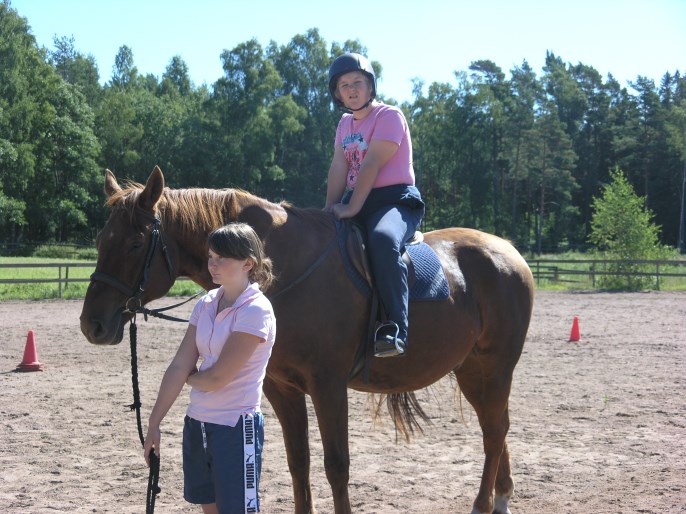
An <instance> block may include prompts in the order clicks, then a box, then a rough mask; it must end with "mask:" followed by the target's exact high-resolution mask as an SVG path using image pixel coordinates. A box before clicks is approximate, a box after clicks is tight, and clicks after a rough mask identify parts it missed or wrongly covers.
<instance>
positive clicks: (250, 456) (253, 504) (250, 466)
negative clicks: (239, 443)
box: [243, 414, 257, 514]
mask: <svg viewBox="0 0 686 514" xmlns="http://www.w3.org/2000/svg"><path fill="white" fill-rule="evenodd" d="M243 454H244V458H243V477H244V479H245V512H246V514H247V513H249V512H257V483H256V477H257V469H256V463H255V416H254V415H253V414H243Z"/></svg>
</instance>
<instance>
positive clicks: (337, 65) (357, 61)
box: [329, 53, 376, 111]
mask: <svg viewBox="0 0 686 514" xmlns="http://www.w3.org/2000/svg"><path fill="white" fill-rule="evenodd" d="M351 71H361V72H362V73H364V74H365V75H367V77H369V79H370V80H371V82H372V94H371V96H370V98H369V102H367V104H365V105H364V107H361V108H360V109H356V110H358V111H359V110H362V109H364V108H365V107H367V105H369V104H370V103H371V102H372V100H374V98H375V97H376V74H375V73H374V68H372V64H371V63H370V62H369V60H368V59H367V58H366V57H365V56H364V55H360V54H355V53H347V54H343V55H339V56H338V57H336V59H334V61H333V63H332V64H331V67H330V68H329V93H331V98H333V103H334V104H335V105H336V107H338V108H339V109H343V110H346V111H349V110H350V109H348V108H346V107H345V105H343V102H341V101H340V100H339V99H338V98H336V86H337V84H338V77H340V76H341V75H343V74H344V73H348V72H351Z"/></svg>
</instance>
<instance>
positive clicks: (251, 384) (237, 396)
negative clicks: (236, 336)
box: [186, 283, 276, 427]
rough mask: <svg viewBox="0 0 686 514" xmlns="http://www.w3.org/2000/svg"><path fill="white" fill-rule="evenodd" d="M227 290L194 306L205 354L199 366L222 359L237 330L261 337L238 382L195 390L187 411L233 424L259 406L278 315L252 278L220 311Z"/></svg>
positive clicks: (216, 291) (214, 292)
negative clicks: (222, 297)
mask: <svg viewBox="0 0 686 514" xmlns="http://www.w3.org/2000/svg"><path fill="white" fill-rule="evenodd" d="M222 291H223V286H222V287H220V288H218V289H213V290H211V291H208V293H207V294H206V295H205V296H203V297H202V298H201V299H200V300H199V301H198V303H197V304H196V305H195V308H194V309H193V312H192V314H191V317H190V320H189V322H190V324H191V325H195V326H196V338H195V342H196V345H197V347H198V352H199V353H200V357H201V358H202V364H201V365H200V371H202V370H204V369H207V368H209V367H211V366H212V365H213V364H214V363H215V362H217V359H218V358H219V354H220V353H221V351H222V348H224V343H226V341H227V340H228V338H229V336H230V335H231V333H232V332H245V333H247V334H252V335H255V336H257V337H259V338H260V339H261V341H260V344H258V345H257V349H256V350H255V351H254V352H253V354H252V355H251V356H250V359H249V360H248V362H247V363H246V365H245V366H244V367H243V369H241V371H240V372H239V373H238V375H237V376H236V378H235V379H234V380H233V381H231V382H229V383H228V384H227V385H225V386H224V387H222V388H221V389H217V390H215V391H209V392H204V391H199V390H197V389H195V388H194V389H192V390H191V395H190V404H189V405H188V409H187V411H186V414H188V416H190V417H191V418H193V419H196V420H198V421H204V422H208V423H216V424H219V425H226V426H231V427H233V426H235V425H236V423H237V422H238V419H239V418H240V417H241V416H242V415H243V414H252V413H255V412H258V411H259V410H260V404H261V400H262V384H263V382H264V377H265V375H266V371H267V364H268V362H269V357H270V355H271V352H272V347H273V346H274V338H275V336H276V320H275V317H274V310H273V309H272V305H271V303H270V302H269V300H268V299H267V298H266V297H265V296H264V294H263V293H262V291H260V288H259V286H258V285H257V284H255V283H251V284H250V285H249V286H248V287H247V288H246V290H245V291H244V292H243V293H242V294H241V295H240V296H239V297H238V298H237V299H236V301H235V303H234V304H233V305H232V306H231V307H229V308H227V309H224V310H223V311H221V312H219V313H217V307H218V305H219V299H220V298H221V296H222Z"/></svg>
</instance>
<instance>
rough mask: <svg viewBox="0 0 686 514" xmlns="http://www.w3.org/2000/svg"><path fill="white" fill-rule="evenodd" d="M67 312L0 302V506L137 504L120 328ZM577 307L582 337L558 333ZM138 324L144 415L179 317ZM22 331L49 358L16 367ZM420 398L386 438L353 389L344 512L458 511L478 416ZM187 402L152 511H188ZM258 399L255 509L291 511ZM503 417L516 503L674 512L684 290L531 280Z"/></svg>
mask: <svg viewBox="0 0 686 514" xmlns="http://www.w3.org/2000/svg"><path fill="white" fill-rule="evenodd" d="M168 303H171V302H168V301H166V300H165V301H158V302H155V304H154V305H155V306H162V305H165V304H168ZM80 311H81V302H78V301H50V302H2V303H0V328H1V332H0V333H1V334H2V337H1V338H0V390H1V391H2V394H1V395H0V420H1V422H0V512H3V513H32V514H33V513H53V514H54V513H59V512H65V513H66V512H68V513H73V512H77V513H85V512H89V513H91V512H108V513H117V514H121V513H141V512H144V510H145V492H146V485H147V475H148V474H147V468H146V467H145V463H144V461H143V457H142V451H141V449H140V443H139V441H138V435H137V432H136V422H135V415H134V413H133V412H131V411H130V410H129V408H128V405H129V404H130V403H131V402H132V393H131V374H130V354H129V346H128V330H127V331H126V335H125V340H124V342H123V343H122V344H120V345H118V346H113V347H96V346H93V345H91V344H89V343H87V342H86V340H85V338H84V337H83V336H82V335H81V332H80V330H79V322H78V317H79V313H80ZM189 311H190V307H189V306H184V307H183V308H181V309H179V310H178V311H177V312H176V314H177V315H179V316H187V315H188V313H189ZM574 316H578V317H579V328H580V335H581V341H579V342H569V341H568V339H569V336H570V331H571V328H572V321H573V318H574ZM138 325H139V329H138V343H139V368H140V370H139V371H140V388H141V396H142V403H143V419H144V420H145V421H147V416H148V414H149V409H150V407H151V406H152V403H153V401H154V398H155V395H156V392H157V386H158V384H159V381H160V379H161V376H162V374H163V372H164V370H165V368H166V365H167V363H168V361H169V360H170V358H171V357H172V355H173V353H174V351H175V349H176V346H177V344H178V342H179V341H180V338H181V335H182V333H183V331H184V325H183V324H181V323H173V322H169V321H162V320H150V321H148V322H147V323H146V322H145V321H143V319H142V318H140V319H139V320H138ZM28 330H33V331H34V334H35V339H34V340H35V344H36V348H37V350H38V357H39V360H40V361H41V362H42V363H43V364H44V366H45V370H44V371H42V372H27V373H16V372H14V368H15V367H16V366H17V365H18V364H19V363H20V362H21V361H22V358H23V354H24V350H25V345H26V341H27V334H28ZM418 397H419V398H420V399H421V401H422V404H423V405H424V407H425V409H426V410H427V412H429V413H430V414H431V416H432V418H433V424H432V425H431V426H428V427H427V428H426V433H425V435H423V436H422V435H418V436H417V437H416V438H415V439H414V440H413V441H412V442H411V443H410V444H407V443H405V442H400V443H398V444H396V443H395V442H394V437H395V436H394V432H393V427H392V425H391V424H390V422H389V421H388V420H387V419H386V420H384V421H382V422H380V423H376V424H372V420H371V415H370V410H369V409H370V407H369V402H368V397H367V395H365V394H360V393H356V392H354V391H350V393H349V399H350V448H351V461H352V462H351V473H350V474H351V479H350V495H351V501H352V506H353V512H356V513H383V514H386V513H389V514H392V513H403V514H404V513H428V512H431V513H449V512H450V513H455V512H458V513H459V512H463V513H467V512H469V511H470V510H471V503H472V501H473V500H474V497H475V496H476V493H477V488H478V484H479V477H480V474H481V467H482V465H483V456H482V455H483V453H482V447H481V432H480V429H479V427H478V422H477V420H476V417H475V416H474V414H473V411H472V410H471V409H470V408H469V406H468V404H467V403H466V401H464V400H462V401H460V398H459V397H458V396H456V395H455V394H454V391H453V384H452V383H451V381H450V380H448V379H444V380H443V381H442V382H439V383H438V384H436V385H435V386H433V387H432V388H430V389H428V390H426V391H422V392H420V393H419V394H418ZM186 398H187V393H183V395H182V397H181V399H180V400H179V402H177V405H176V406H175V407H174V408H173V410H172V411H171V412H170V414H169V416H168V417H167V421H166V423H165V425H163V435H162V445H163V448H162V467H161V479H160V486H161V487H162V493H161V494H160V496H159V497H158V499H157V504H156V512H160V513H162V514H164V513H176V512H196V513H197V512H200V510H199V508H192V507H191V506H189V505H188V504H186V503H185V502H184V501H183V498H182V471H181V454H180V438H181V432H180V431H181V420H182V417H183V413H184V409H185V401H186ZM460 406H462V412H463V413H462V414H460ZM264 411H265V416H266V441H265V455H264V468H263V476H262V484H261V494H262V511H263V512H265V513H268V514H271V513H291V512H293V503H292V490H291V481H290V475H289V473H288V467H287V464H286V459H285V450H284V447H283V441H282V439H281V429H280V426H279V424H278V421H277V420H276V418H275V416H274V415H273V412H272V410H271V407H270V406H269V404H268V402H265V406H264ZM510 420H511V428H510V433H509V436H508V441H509V445H510V453H511V456H512V468H513V476H514V480H515V494H514V497H513V499H512V501H511V509H512V512H513V513H514V514H521V513H556V514H557V513H574V514H576V513H581V512H593V513H604V512H607V513H635V512H641V513H663V512H686V480H685V479H684V477H685V476H686V293H668V292H651V293H633V294H624V293H621V294H608V293H559V292H539V293H538V294H537V298H536V305H535V308H534V315H533V321H532V325H531V328H530V330H529V336H528V338H527V342H526V345H525V347H524V354H523V355H522V358H521V360H520V362H519V365H518V366H517V368H516V370H515V378H514V385H513V390H512V395H511V398H510ZM310 434H311V445H312V482H313V488H314V496H315V505H316V507H317V510H318V512H319V513H323V514H328V513H331V512H333V503H332V501H331V494H330V490H329V486H328V483H327V481H326V476H325V474H324V469H323V459H322V451H321V444H320V439H319V434H318V429H317V423H316V420H315V418H314V416H313V415H311V417H310Z"/></svg>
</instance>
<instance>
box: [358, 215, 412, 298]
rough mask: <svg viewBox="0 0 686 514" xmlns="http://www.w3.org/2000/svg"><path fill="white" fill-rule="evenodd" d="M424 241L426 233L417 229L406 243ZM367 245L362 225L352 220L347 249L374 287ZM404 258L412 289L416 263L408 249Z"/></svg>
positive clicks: (366, 279) (361, 273)
mask: <svg viewBox="0 0 686 514" xmlns="http://www.w3.org/2000/svg"><path fill="white" fill-rule="evenodd" d="M422 242H424V234H422V233H421V232H420V231H419V230H417V231H416V232H415V233H414V235H413V236H412V239H410V240H409V241H408V242H407V243H405V245H406V246H411V245H417V244H419V243H422ZM366 247H367V243H366V238H365V235H364V231H363V229H362V227H360V226H359V225H357V224H356V223H352V222H351V223H350V227H349V232H348V236H347V238H346V240H345V249H346V251H347V253H348V257H349V258H350V262H351V264H352V265H353V266H354V267H355V269H356V270H357V272H358V273H359V274H360V275H361V276H362V277H364V279H365V281H366V282H367V284H369V287H373V286H372V284H373V282H372V270H371V266H370V265H369V259H368V258H367V252H366ZM402 259H403V262H404V263H405V265H406V266H407V281H408V286H409V287H410V289H412V286H413V285H414V282H415V281H416V278H415V273H414V265H413V264H412V260H411V259H410V256H409V254H408V253H407V249H406V250H405V251H404V252H403V254H402Z"/></svg>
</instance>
